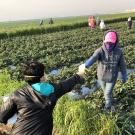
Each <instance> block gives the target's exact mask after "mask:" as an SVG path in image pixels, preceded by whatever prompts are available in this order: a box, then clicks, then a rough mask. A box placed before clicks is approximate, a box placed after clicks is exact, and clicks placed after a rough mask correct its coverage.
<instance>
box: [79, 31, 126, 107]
mask: <svg viewBox="0 0 135 135" xmlns="http://www.w3.org/2000/svg"><path fill="white" fill-rule="evenodd" d="M96 61H97V76H98V82H99V84H100V85H101V88H102V89H103V91H104V97H105V107H104V108H105V109H109V110H111V108H112V107H113V95H112V91H113V88H114V86H115V84H116V80H117V77H118V71H119V70H120V71H121V73H122V82H123V83H125V82H126V80H127V72H126V63H125V60H124V56H123V52H122V49H120V48H119V40H118V34H117V33H116V32H115V31H113V30H109V31H107V32H106V33H105V35H104V41H103V45H102V46H101V47H100V48H98V49H97V50H96V51H95V52H94V54H93V55H92V56H91V57H90V58H89V59H88V60H87V61H86V62H85V64H83V65H84V66H81V67H82V70H85V68H89V67H90V66H92V65H93V63H95V62H96Z"/></svg>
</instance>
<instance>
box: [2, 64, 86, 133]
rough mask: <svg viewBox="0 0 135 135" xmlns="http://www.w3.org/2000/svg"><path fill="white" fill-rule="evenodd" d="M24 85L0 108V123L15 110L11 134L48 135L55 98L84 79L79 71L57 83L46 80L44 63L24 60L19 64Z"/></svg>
mask: <svg viewBox="0 0 135 135" xmlns="http://www.w3.org/2000/svg"><path fill="white" fill-rule="evenodd" d="M22 73H23V75H24V80H25V81H26V82H27V85H26V86H24V87H23V88H21V89H19V90H16V91H14V92H13V94H12V95H11V96H10V98H9V99H8V100H7V101H6V103H4V104H3V105H2V107H1V108H0V123H4V124H6V123H7V121H8V119H9V118H11V117H12V116H13V115H14V114H15V113H17V121H16V123H15V124H14V126H13V128H12V131H11V135H52V129H53V116H52V113H53V109H54V107H55V105H56V102H57V100H58V99H59V98H60V97H61V96H63V95H64V94H65V93H67V92H69V91H71V90H72V89H73V87H74V86H75V85H76V84H78V83H82V82H84V79H83V77H81V76H82V75H83V73H82V72H81V71H80V72H78V73H77V74H75V75H73V76H72V77H71V78H69V79H67V80H64V81H62V82H60V83H58V84H56V83H48V82H47V81H46V78H45V76H46V75H45V74H44V65H43V64H42V63H39V62H27V63H25V64H23V66H22Z"/></svg>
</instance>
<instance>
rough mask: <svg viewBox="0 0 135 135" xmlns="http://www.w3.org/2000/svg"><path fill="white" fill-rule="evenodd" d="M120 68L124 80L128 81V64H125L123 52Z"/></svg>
mask: <svg viewBox="0 0 135 135" xmlns="http://www.w3.org/2000/svg"><path fill="white" fill-rule="evenodd" d="M119 67H120V71H121V74H122V80H127V70H126V63H125V59H124V55H123V52H122V53H121V57H120V61H119Z"/></svg>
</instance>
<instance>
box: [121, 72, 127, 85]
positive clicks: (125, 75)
mask: <svg viewBox="0 0 135 135" xmlns="http://www.w3.org/2000/svg"><path fill="white" fill-rule="evenodd" d="M127 79H128V77H127V73H124V74H122V83H125V82H126V81H127Z"/></svg>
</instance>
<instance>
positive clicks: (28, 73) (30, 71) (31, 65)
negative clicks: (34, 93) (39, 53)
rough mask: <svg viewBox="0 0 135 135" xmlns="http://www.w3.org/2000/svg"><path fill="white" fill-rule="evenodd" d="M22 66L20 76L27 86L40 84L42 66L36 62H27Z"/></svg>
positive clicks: (42, 72) (42, 73)
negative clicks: (21, 75)
mask: <svg viewBox="0 0 135 135" xmlns="http://www.w3.org/2000/svg"><path fill="white" fill-rule="evenodd" d="M21 65H22V74H23V76H24V80H25V81H26V82H28V83H29V84H33V83H38V82H40V78H41V77H42V76H44V69H45V67H44V65H43V64H42V63H40V62H36V61H28V62H26V63H23V64H21Z"/></svg>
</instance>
